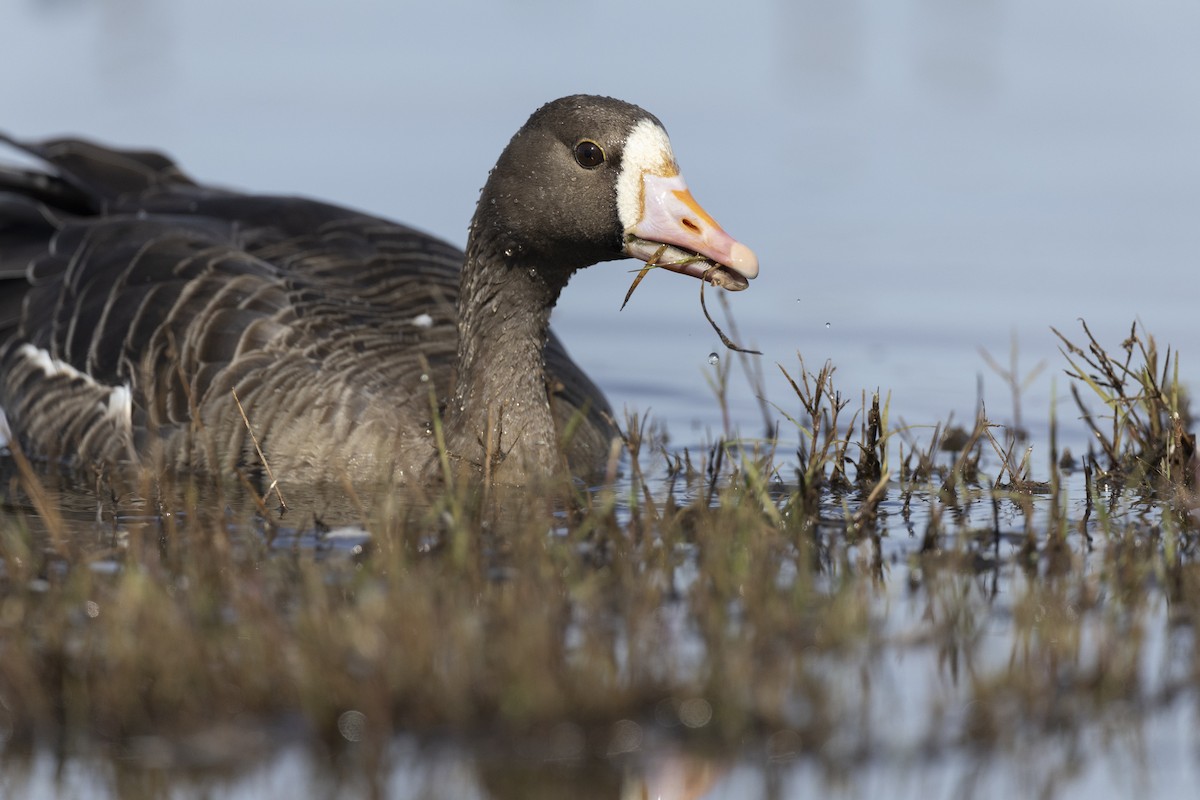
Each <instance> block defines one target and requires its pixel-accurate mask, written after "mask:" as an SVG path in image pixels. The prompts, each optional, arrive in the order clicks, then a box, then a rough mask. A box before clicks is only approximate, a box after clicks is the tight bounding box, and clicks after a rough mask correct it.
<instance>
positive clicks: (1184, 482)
mask: <svg viewBox="0 0 1200 800" xmlns="http://www.w3.org/2000/svg"><path fill="white" fill-rule="evenodd" d="M1080 325H1081V327H1082V328H1083V335H1084V337H1085V339H1086V341H1085V343H1084V345H1083V346H1080V345H1077V344H1075V343H1074V342H1072V341H1071V340H1070V339H1068V338H1067V337H1066V336H1065V335H1064V334H1062V333H1061V332H1059V331H1058V330H1055V329H1053V328H1052V329H1051V330H1054V333H1055V335H1056V336H1057V337H1058V338H1059V340H1060V341H1061V342H1062V346H1061V347H1060V350H1061V351H1062V353H1063V355H1064V356H1065V358H1066V360H1067V363H1068V369H1067V370H1066V373H1067V375H1068V376H1070V377H1071V379H1072V383H1071V395H1072V397H1074V399H1075V403H1076V405H1077V406H1078V407H1079V411H1080V414H1081V415H1082V418H1083V421H1084V423H1085V424H1086V425H1087V427H1088V429H1089V430H1090V431H1091V432H1092V434H1093V437H1094V439H1093V444H1094V445H1095V446H1096V447H1098V448H1099V451H1100V452H1099V453H1095V451H1093V450H1092V449H1091V448H1090V447H1089V452H1090V455H1089V461H1090V463H1091V464H1092V465H1093V467H1094V469H1095V470H1096V477H1097V479H1100V480H1104V481H1115V482H1117V483H1120V484H1122V485H1137V484H1139V483H1145V484H1147V485H1150V486H1152V487H1154V488H1164V487H1177V488H1180V489H1187V490H1194V489H1195V487H1196V462H1195V458H1196V437H1195V434H1194V433H1192V431H1191V429H1192V424H1193V421H1192V418H1191V413H1190V410H1189V407H1188V398H1187V394H1186V391H1185V389H1184V388H1183V387H1182V386H1181V385H1180V383H1179V354H1178V353H1175V354H1174V357H1172V354H1171V349H1170V347H1168V348H1167V350H1166V352H1165V353H1163V354H1161V355H1160V353H1159V350H1158V345H1157V343H1156V342H1155V340H1154V337H1153V336H1151V335H1149V334H1147V333H1146V332H1145V331H1144V330H1139V326H1138V324H1137V322H1134V323H1133V324H1132V325H1131V326H1130V329H1129V336H1128V337H1127V338H1126V339H1125V340H1124V341H1122V342H1121V344H1120V346H1119V348H1118V349H1117V350H1116V351H1114V352H1109V351H1108V350H1106V349H1105V348H1104V347H1103V346H1102V345H1101V344H1100V343H1099V341H1097V339H1096V337H1095V336H1094V335H1093V334H1092V332H1091V330H1090V329H1089V328H1088V326H1087V323H1086V322H1081V323H1080ZM1080 386H1086V387H1087V389H1089V390H1090V391H1091V394H1092V395H1093V396H1094V397H1095V398H1096V399H1098V400H1099V401H1100V402H1101V403H1102V404H1103V405H1104V407H1105V413H1102V414H1097V413H1094V412H1093V411H1092V410H1091V408H1090V407H1089V406H1088V404H1087V403H1086V402H1085V401H1084V399H1083V396H1082V394H1081V391H1080Z"/></svg>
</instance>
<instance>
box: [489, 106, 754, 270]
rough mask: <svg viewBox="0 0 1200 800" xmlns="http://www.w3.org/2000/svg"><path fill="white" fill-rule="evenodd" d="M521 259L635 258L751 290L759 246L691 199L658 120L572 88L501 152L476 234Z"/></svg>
mask: <svg viewBox="0 0 1200 800" xmlns="http://www.w3.org/2000/svg"><path fill="white" fill-rule="evenodd" d="M485 222H486V225H487V227H488V228H489V230H490V236H488V238H491V239H493V241H492V242H491V244H490V249H492V250H493V251H496V252H497V254H500V253H502V254H503V258H504V259H509V260H514V261H515V263H520V264H528V263H533V264H537V265H539V267H540V268H541V269H544V270H545V269H550V270H556V271H560V272H561V273H562V282H564V283H565V280H566V277H568V276H569V275H570V274H571V273H572V272H574V271H575V270H577V269H579V268H581V267H585V266H588V265H590V264H595V263H597V262H601V261H610V260H614V259H619V258H625V257H632V258H636V259H639V260H642V261H647V262H653V263H654V264H655V265H656V266H660V267H662V268H664V269H667V270H670V271H673V272H679V273H682V274H686V275H691V276H693V277H697V278H703V277H705V276H706V275H707V277H708V278H709V279H710V280H712V281H713V282H714V283H719V284H720V285H722V286H724V287H725V288H727V289H733V290H738V289H744V288H746V286H747V285H748V284H747V281H748V280H749V279H751V278H754V277H755V276H757V275H758V259H757V257H756V256H755V254H754V252H753V251H752V250H751V249H750V248H749V247H747V246H746V245H744V244H742V243H741V242H739V241H737V240H736V239H734V238H733V237H732V236H730V235H729V234H728V233H726V232H725V231H724V230H723V229H722V228H721V226H720V225H719V224H717V222H716V220H714V219H713V218H712V217H711V216H710V215H709V214H708V213H707V212H706V211H705V210H704V209H703V208H702V207H701V206H700V204H699V203H698V202H697V201H696V200H695V198H693V197H692V194H691V192H690V191H689V189H688V187H687V184H686V183H685V182H684V179H683V176H682V174H681V173H680V171H679V165H678V163H677V162H676V160H675V155H674V153H673V151H672V149H671V142H670V139H669V138H668V137H667V133H666V130H665V129H664V128H663V125H662V123H661V122H659V121H658V119H657V118H655V117H654V116H653V115H652V114H650V113H649V112H647V111H645V110H643V109H641V108H639V107H638V106H635V105H632V104H630V103H625V102H622V101H620V100H615V99H612V98H607V97H593V96H588V95H574V96H571V97H564V98H561V99H559V100H555V101H552V102H550V103H547V104H546V105H544V106H542V107H541V108H540V109H538V110H537V111H536V112H534V114H533V115H532V116H531V117H530V118H529V121H528V122H526V124H525V125H524V126H523V127H522V128H521V129H520V130H519V131H518V132H517V134H516V135H515V136H514V137H513V138H512V140H511V141H510V142H509V144H508V146H507V147H506V148H505V150H504V152H503V153H502V154H501V156H500V158H499V160H498V161H497V163H496V166H495V168H494V169H493V170H492V172H491V174H490V175H489V178H488V182H487V185H486V186H485V187H484V189H483V192H482V193H481V197H480V203H479V208H478V210H477V212H476V218H475V220H474V221H473V222H472V233H473V235H484V232H483V231H482V230H481V227H482V226H483V223H485Z"/></svg>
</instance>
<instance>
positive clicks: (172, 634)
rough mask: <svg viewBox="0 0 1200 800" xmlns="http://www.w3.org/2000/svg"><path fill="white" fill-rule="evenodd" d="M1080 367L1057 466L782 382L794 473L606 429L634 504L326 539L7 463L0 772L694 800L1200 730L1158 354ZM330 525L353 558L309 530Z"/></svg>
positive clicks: (1191, 608)
mask: <svg viewBox="0 0 1200 800" xmlns="http://www.w3.org/2000/svg"><path fill="white" fill-rule="evenodd" d="M1084 335H1085V339H1086V340H1085V342H1084V344H1083V345H1079V346H1076V345H1075V344H1073V343H1072V342H1071V341H1070V339H1068V338H1066V337H1064V338H1063V341H1064V354H1065V357H1066V358H1067V368H1068V371H1069V372H1071V373H1072V374H1073V376H1074V378H1075V380H1074V383H1073V385H1072V392H1073V393H1074V394H1075V398H1074V399H1075V402H1076V403H1077V404H1078V406H1079V408H1080V409H1081V413H1082V414H1084V415H1085V417H1086V418H1087V420H1088V424H1089V426H1090V427H1091V430H1092V431H1093V433H1094V435H1095V441H1094V442H1093V443H1092V446H1091V447H1089V452H1088V453H1087V454H1086V455H1084V456H1082V457H1079V458H1073V457H1071V456H1070V455H1069V454H1066V453H1060V452H1058V442H1057V441H1056V434H1055V432H1054V430H1053V425H1052V430H1051V431H1050V435H1049V447H1048V450H1049V452H1048V453H1044V454H1040V458H1039V457H1038V456H1035V457H1033V458H1030V457H1029V456H1027V455H1025V447H1024V446H1023V444H1022V443H1021V441H1020V432H1019V431H1013V430H1004V429H1001V428H999V427H997V426H994V425H992V424H991V423H989V422H988V420H987V419H986V418H985V417H984V416H983V415H982V413H981V414H980V416H979V418H978V419H977V420H975V422H974V424H973V426H972V428H971V430H965V429H955V428H952V427H950V426H937V427H935V428H933V429H931V430H928V431H926V430H922V431H917V430H906V429H903V428H892V427H889V421H888V407H887V405H888V404H887V400H886V398H885V399H883V400H882V401H881V400H880V398H878V397H876V398H873V399H867V398H863V400H862V402H861V403H860V405H859V407H858V408H857V409H855V408H854V407H853V406H852V405H851V404H850V403H849V402H848V401H847V400H846V399H845V398H844V397H843V396H841V395H840V394H839V393H838V392H837V391H836V389H835V388H834V386H833V372H832V369H830V368H828V367H826V368H825V369H822V370H819V371H818V372H816V373H809V372H807V371H806V370H805V369H804V367H803V365H801V367H800V369H799V371H798V372H797V373H796V374H795V375H794V376H792V377H793V378H794V380H793V385H794V387H795V390H796V394H797V397H796V399H795V400H797V401H798V404H797V402H794V401H793V402H792V403H791V405H792V406H797V405H798V411H797V412H796V413H790V412H787V418H788V420H789V422H788V423H786V424H791V425H794V426H795V427H796V429H797V430H798V431H799V432H800V447H799V449H798V450H797V452H796V453H794V454H793V453H786V454H783V453H779V452H776V451H775V450H774V449H773V445H772V444H771V443H762V442H748V441H737V440H730V441H723V442H719V443H717V444H716V445H714V446H713V447H712V448H711V449H710V450H709V451H708V452H706V453H702V454H696V453H676V452H669V451H668V450H667V449H666V448H665V447H664V446H663V442H662V440H661V436H660V435H659V434H657V433H656V432H654V431H653V429H652V428H650V427H648V426H646V425H645V424H644V423H643V422H642V421H639V420H637V419H631V420H628V424H627V428H628V430H629V435H628V441H627V442H626V446H627V450H628V451H629V454H628V456H627V461H626V464H627V468H626V469H625V474H626V478H624V479H620V480H613V481H611V482H610V483H609V484H607V485H605V486H602V487H599V488H596V489H593V490H590V491H582V490H580V489H578V488H577V487H572V486H566V487H558V489H557V490H556V491H539V492H538V493H536V494H534V493H531V492H528V491H526V492H521V491H516V490H503V491H502V490H491V491H487V492H484V491H481V490H478V489H476V488H472V487H468V486H457V487H450V488H446V489H444V490H439V491H436V492H408V493H403V492H401V493H390V494H388V495H386V496H384V497H383V498H380V499H377V500H376V501H374V502H371V503H366V504H363V503H362V502H361V501H359V500H357V499H356V498H351V500H352V501H351V502H346V503H345V507H344V508H341V509H340V510H339V511H338V512H336V513H335V512H334V511H332V510H331V509H332V508H333V507H332V506H331V505H330V503H331V502H334V501H330V500H329V497H330V496H339V497H341V500H342V501H344V500H345V497H344V496H342V495H341V493H340V492H339V491H338V490H337V489H336V488H334V489H329V490H328V491H327V492H326V493H325V494H320V493H314V494H313V495H312V496H309V497H305V496H304V495H303V494H300V495H299V496H297V495H296V494H292V493H289V494H288V502H289V503H290V504H291V505H292V507H293V508H292V510H291V511H290V512H289V513H288V514H287V515H285V516H284V517H283V518H282V519H280V518H279V517H278V514H276V513H272V512H270V511H267V510H266V506H265V505H264V504H263V501H261V500H259V501H258V502H257V503H256V502H254V501H253V499H251V500H247V498H246V497H245V496H244V494H242V493H241V492H240V491H234V490H231V489H228V488H226V489H224V490H221V489H219V488H213V487H206V488H204V489H203V491H202V490H201V487H197V486H196V485H194V484H185V485H181V486H177V485H168V484H167V483H164V482H161V481H149V480H147V482H146V483H145V484H144V485H143V486H142V487H141V488H140V489H139V491H137V492H133V493H123V494H120V495H116V496H114V495H113V494H111V493H110V492H109V491H107V490H101V491H99V492H89V491H86V490H84V489H80V488H79V487H78V486H75V487H70V488H62V487H58V488H56V487H54V486H53V485H52V482H51V481H50V479H49V478H47V477H46V476H44V475H37V474H35V473H34V472H33V471H32V470H31V469H29V468H28V465H23V464H21V463H20V459H19V458H18V459H16V460H14V461H12V462H11V463H10V464H9V471H10V479H9V481H8V485H9V488H8V494H7V497H8V503H7V505H6V506H5V509H4V512H3V516H2V517H0V559H2V566H3V571H2V573H0V744H2V746H3V758H4V759H5V763H6V764H8V765H9V766H10V767H11V766H12V765H14V764H22V763H28V762H29V760H30V759H31V758H32V756H33V754H35V753H41V752H51V753H54V754H56V758H57V759H59V760H60V762H67V761H69V760H70V759H71V758H78V757H81V756H84V755H86V756H87V757H88V758H92V759H97V758H98V759H101V760H104V761H106V762H109V763H111V764H113V765H116V766H114V769H115V770H116V772H115V773H114V774H115V775H116V776H117V777H115V778H112V780H113V783H114V787H115V789H114V792H115V793H118V794H121V795H122V796H134V795H137V794H144V795H145V796H159V795H164V796H165V795H166V794H169V793H170V787H171V783H170V782H169V781H168V782H166V783H162V782H150V783H149V784H147V783H144V782H141V779H140V778H139V779H137V780H135V779H133V778H131V777H130V776H131V775H138V776H143V777H144V775H145V774H147V771H150V772H153V773H154V774H158V775H162V774H169V773H171V771H173V770H201V771H204V770H208V771H215V772H218V773H220V772H222V771H234V772H236V771H237V770H239V769H244V768H246V767H247V766H248V765H252V764H254V763H256V762H257V761H260V760H261V759H263V758H266V757H268V756H269V755H270V753H272V752H273V751H275V750H277V749H278V748H280V747H283V746H285V745H289V746H290V745H296V744H299V745H300V746H301V747H303V748H305V749H307V750H308V751H309V752H310V753H311V757H312V759H313V761H314V763H318V764H327V765H328V768H329V770H330V771H331V772H332V773H335V774H340V775H342V776H343V779H344V780H347V781H350V782H351V783H353V784H354V785H355V786H358V787H359V788H361V789H362V790H363V791H364V792H367V793H384V792H385V791H386V780H387V778H386V776H387V774H388V769H389V764H390V762H391V759H392V758H393V757H394V743H395V741H396V740H397V738H398V737H400V736H415V737H417V738H418V740H420V741H441V742H445V741H453V742H460V743H464V746H467V747H469V748H475V749H478V750H479V751H480V752H487V753H491V754H492V756H491V757H489V759H484V761H485V762H486V763H485V766H483V767H481V772H482V774H483V777H482V778H481V779H480V783H481V785H482V787H483V788H482V789H478V791H483V792H484V793H486V794H489V795H491V796H495V797H529V796H537V792H536V791H535V790H534V789H533V788H531V787H534V786H542V787H543V788H544V789H545V790H546V792H547V794H546V796H567V795H569V796H595V797H601V796H612V797H618V796H621V793H622V792H625V795H626V796H628V795H629V788H628V780H627V779H620V778H619V777H618V778H613V776H614V775H618V776H619V775H620V774H623V771H625V770H627V769H628V766H629V764H631V763H638V764H641V765H642V766H645V763H644V762H645V758H644V757H643V756H639V754H644V753H647V752H651V751H653V750H654V749H655V748H662V747H667V748H671V749H673V750H679V751H681V752H683V751H685V752H689V753H692V754H693V755H692V756H689V758H693V759H694V761H691V762H686V763H689V764H691V767H690V769H691V772H692V773H693V774H695V773H701V772H703V773H704V774H705V775H707V776H708V778H705V779H698V780H697V781H696V782H695V786H694V787H693V788H692V789H689V790H687V792H681V793H678V794H677V795H676V796H693V797H698V796H702V794H701V792H702V791H703V789H704V788H705V787H707V785H708V784H709V783H711V781H712V780H713V779H715V778H713V777H712V775H713V774H714V773H713V765H714V764H717V765H719V764H722V763H726V762H729V761H731V760H735V759H740V760H745V759H750V760H751V761H755V762H756V763H761V764H762V765H764V769H765V768H769V767H771V765H775V766H778V765H780V764H784V765H786V764H788V763H792V762H794V761H796V760H808V761H813V762H816V763H818V764H819V765H820V767H821V768H822V769H823V770H826V771H827V772H828V773H829V775H831V776H837V775H845V774H847V773H848V772H849V771H851V770H853V769H854V768H855V765H858V764H862V763H866V762H869V761H870V760H871V759H872V758H876V757H885V756H886V757H889V758H890V757H895V756H896V754H901V755H902V756H903V757H904V758H906V759H910V760H913V761H920V760H921V759H925V758H936V757H939V756H940V755H944V754H946V753H960V754H973V756H972V757H978V755H979V754H981V753H983V754H986V753H992V752H997V751H1003V752H1020V751H1022V750H1025V749H1032V750H1037V749H1039V747H1040V745H1039V743H1040V742H1043V741H1049V740H1054V741H1056V742H1058V743H1059V744H1060V745H1061V744H1062V742H1063V741H1064V739H1065V740H1066V741H1068V742H1071V741H1081V740H1082V737H1085V736H1087V735H1090V734H1091V733H1094V732H1095V731H1096V730H1104V731H1109V732H1114V731H1115V732H1116V733H1117V734H1129V733H1132V735H1134V736H1136V731H1137V726H1138V725H1139V721H1140V720H1141V719H1143V718H1144V717H1145V716H1147V715H1151V714H1154V713H1155V712H1156V710H1159V709H1162V708H1164V707H1166V706H1168V705H1170V704H1172V703H1178V702H1192V703H1194V702H1195V701H1196V699H1197V697H1200V695H1198V694H1197V692H1196V689H1197V685H1198V681H1200V651H1197V649H1196V648H1197V644H1198V643H1200V637H1198V636H1197V635H1196V626H1197V625H1198V624H1200V613H1197V612H1198V611H1200V560H1197V559H1196V557H1195V556H1196V547H1197V519H1196V515H1195V509H1196V507H1197V499H1196V493H1195V469H1196V467H1195V456H1194V438H1192V434H1191V430H1192V426H1191V420H1190V417H1189V416H1188V413H1187V404H1186V398H1185V396H1184V395H1183V393H1182V391H1181V389H1180V387H1179V386H1178V385H1177V383H1176V382H1175V380H1174V379H1173V376H1174V374H1175V373H1174V366H1173V364H1174V362H1173V360H1172V358H1171V356H1170V354H1169V353H1168V354H1166V355H1165V356H1163V357H1160V354H1159V352H1158V350H1157V348H1156V345H1155V344H1154V342H1153V340H1152V339H1151V338H1150V337H1148V336H1146V335H1145V334H1144V333H1142V332H1140V331H1138V330H1137V329H1136V328H1135V329H1133V330H1132V331H1131V336H1130V339H1129V340H1127V341H1126V342H1124V343H1122V344H1121V345H1120V346H1119V347H1117V348H1111V349H1110V350H1109V351H1106V350H1105V349H1104V348H1103V347H1101V345H1100V344H1099V343H1097V342H1095V341H1094V340H1092V339H1091V337H1090V334H1088V333H1087V332H1086V328H1085V330H1084ZM726 378H727V374H726V375H723V376H720V379H721V380H724V379H726ZM717 385H718V388H719V386H720V380H718V381H717ZM1089 403H1092V404H1096V405H1097V410H1095V411H1093V410H1092V409H1091V408H1090V407H1089ZM1015 452H1016V453H1020V454H1021V456H1020V457H1019V458H1018V457H1016V456H1014V455H1013V454H1014V453H1015ZM1035 467H1037V469H1038V472H1039V473H1040V472H1042V471H1043V470H1044V474H1045V477H1044V478H1039V479H1036V480H1035V474H1037V473H1035V472H1034V469H1035ZM647 476H651V477H647ZM347 508H348V509H350V511H349V512H348V515H349V516H350V517H351V518H353V517H355V516H358V517H359V521H358V524H355V525H351V526H342V525H340V523H339V524H335V523H334V522H333V518H334V517H335V516H346V514H347V512H346V509H347ZM264 511H266V513H264ZM1067 750H1068V751H1070V750H1071V748H1070V747H1068V748H1067ZM639 759H640V760H639ZM1069 761H1070V759H1069V758H1065V760H1064V763H1063V764H1062V765H1061V766H1062V768H1063V769H1066V770H1069V768H1070V764H1069ZM489 765H490V766H489ZM564 765H567V766H569V767H571V770H572V771H571V772H570V774H571V775H575V776H576V777H577V779H578V782H568V783H566V784H563V783H561V782H557V781H558V780H559V779H558V778H556V777H555V775H554V774H553V773H555V770H561V769H562V768H563V766H564ZM597 769H598V770H600V772H599V773H597V772H596V770H597ZM705 770H707V772H705ZM715 772H716V774H719V772H720V770H719V769H717V770H716V771H715ZM526 773H529V774H531V775H532V776H533V777H531V778H528V779H526V778H523V777H522V775H525V774H526ZM597 775H607V776H608V777H607V778H605V777H597ZM1047 780H1050V778H1047ZM767 783H768V785H769V784H770V782H769V781H768V782H767ZM546 787H549V788H546ZM564 787H569V788H564ZM556 793H557V794H556ZM430 796H453V794H452V793H451V794H446V795H440V794H437V793H434V794H432V795H430Z"/></svg>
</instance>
